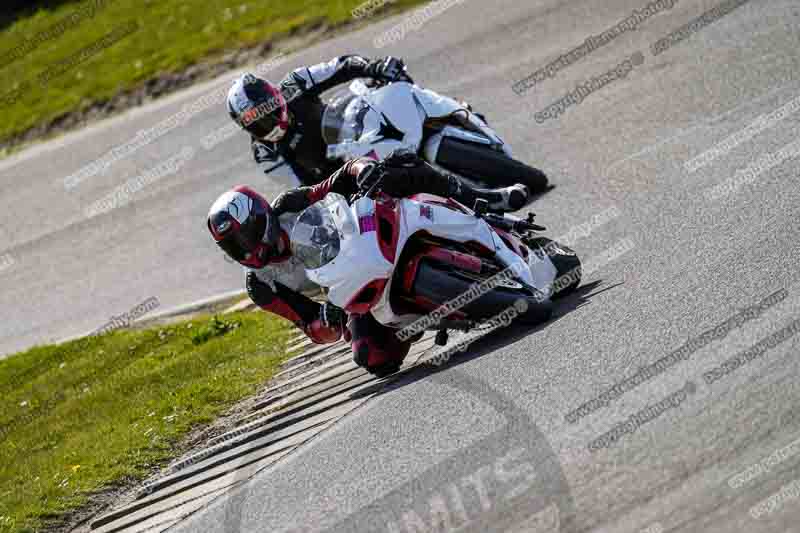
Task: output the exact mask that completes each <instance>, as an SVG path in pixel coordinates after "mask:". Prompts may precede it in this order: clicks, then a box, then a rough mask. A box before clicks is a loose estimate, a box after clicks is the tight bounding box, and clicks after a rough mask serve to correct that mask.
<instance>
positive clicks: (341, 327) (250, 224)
mask: <svg viewBox="0 0 800 533" xmlns="http://www.w3.org/2000/svg"><path fill="white" fill-rule="evenodd" d="M378 176H381V177H382V181H381V189H382V191H383V192H385V193H386V194H389V195H390V196H394V197H407V196H411V195H414V194H418V193H429V194H435V195H437V196H443V197H450V198H453V199H455V200H457V201H459V202H461V203H462V204H465V205H468V206H472V205H474V204H475V200H476V199H479V198H482V199H485V200H486V201H487V202H488V203H489V209H490V210H492V211H496V212H503V211H514V210H517V209H519V208H520V207H522V206H523V205H524V204H525V202H526V201H527V189H526V188H525V187H524V186H522V185H515V186H512V187H506V188H503V189H476V188H473V187H470V186H468V185H466V184H464V183H462V182H461V181H460V180H458V179H457V178H456V177H455V176H452V175H448V174H444V173H441V172H440V171H438V170H436V169H434V168H433V167H432V166H430V165H429V164H427V163H426V162H424V161H423V160H421V159H420V158H418V157H417V155H416V154H414V153H413V152H409V151H397V152H394V153H392V154H391V155H389V157H388V158H387V159H385V160H384V161H383V162H381V163H376V162H375V161H374V160H372V159H369V158H358V159H353V160H351V161H348V162H347V163H345V165H344V166H343V167H341V168H340V169H339V170H337V171H336V172H335V173H334V174H333V175H332V176H330V177H329V178H328V179H326V180H325V181H323V182H321V183H319V184H317V185H314V186H305V187H297V188H295V189H291V190H289V191H286V192H284V193H282V194H281V195H279V196H278V197H277V198H276V199H275V200H274V201H273V202H272V205H270V203H269V202H267V200H265V199H264V198H263V197H262V196H261V195H259V194H258V193H257V192H255V191H254V190H252V189H251V188H249V187H246V186H239V187H236V188H234V189H232V190H230V191H228V192H226V193H225V194H223V195H222V196H220V197H219V198H218V199H217V200H216V202H214V204H213V205H212V206H211V209H210V211H209V213H208V229H209V231H210V232H211V235H212V237H213V238H214V241H215V242H216V243H217V244H218V245H219V247H220V248H222V250H223V251H224V252H225V253H226V254H227V255H228V256H230V257H231V258H232V259H233V260H235V261H237V262H238V263H240V264H241V265H242V266H244V267H245V271H246V286H247V292H248V294H249V295H250V298H251V299H252V300H253V302H255V303H256V304H257V305H258V306H259V307H261V308H262V309H264V310H265V311H269V312H272V313H275V314H277V315H280V316H282V317H284V318H286V319H288V320H290V321H292V322H293V323H294V324H295V325H296V326H297V327H298V328H300V329H301V330H302V331H303V332H305V334H306V335H307V336H308V337H309V338H310V339H311V340H312V341H313V342H315V343H318V344H327V343H332V342H336V341H337V340H339V339H340V338H342V337H344V338H345V340H347V341H349V342H351V345H352V350H353V360H354V361H355V362H356V364H358V365H360V366H362V367H365V368H366V369H367V370H369V371H370V372H372V373H374V374H378V375H383V374H385V373H386V370H387V369H396V367H397V363H398V362H400V361H402V360H403V359H404V358H405V356H406V355H407V354H408V351H409V348H410V347H411V343H412V342H413V341H415V340H417V339H416V338H412V339H409V340H408V341H406V342H402V341H400V340H399V339H398V338H397V337H396V336H395V334H394V330H392V329H390V328H387V327H385V326H383V325H381V324H379V323H378V322H377V321H376V320H375V319H374V318H373V317H372V315H370V314H365V315H358V316H356V315H351V316H349V317H347V316H346V314H345V312H344V311H343V310H342V309H340V308H338V307H336V306H334V305H333V304H330V303H324V304H320V303H317V302H315V301H313V300H311V299H310V298H308V297H307V296H305V295H304V294H302V293H301V291H305V290H309V289H314V288H315V285H314V284H313V283H312V282H311V281H310V280H309V279H308V278H307V277H306V273H305V268H304V267H303V264H302V263H301V262H300V260H299V259H298V258H296V257H294V256H293V255H292V248H291V242H290V241H289V236H290V235H291V233H292V228H293V227H294V224H295V222H296V220H297V217H298V216H299V215H300V213H301V212H302V211H303V210H304V209H306V208H307V207H308V206H310V205H312V204H313V203H315V202H318V201H320V200H322V199H323V198H324V197H325V196H326V195H327V194H328V193H338V194H341V195H342V196H344V197H345V198H350V196H351V195H352V194H353V193H355V192H357V191H359V190H363V188H364V187H369V186H370V185H371V184H373V183H374V182H375V181H376V180H377V179H378ZM348 318H349V319H348Z"/></svg>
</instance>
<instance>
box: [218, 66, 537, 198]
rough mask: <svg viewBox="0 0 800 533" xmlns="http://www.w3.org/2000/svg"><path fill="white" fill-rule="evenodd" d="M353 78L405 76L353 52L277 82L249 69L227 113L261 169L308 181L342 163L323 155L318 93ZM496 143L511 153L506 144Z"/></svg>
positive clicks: (480, 124) (480, 125)
mask: <svg viewBox="0 0 800 533" xmlns="http://www.w3.org/2000/svg"><path fill="white" fill-rule="evenodd" d="M357 78H370V79H372V80H375V81H376V82H379V83H391V82H395V81H410V78H408V76H407V75H406V73H405V65H404V63H403V61H402V60H400V59H397V58H394V57H391V56H387V57H385V58H384V59H379V60H374V61H370V60H369V59H367V58H364V57H361V56H358V55H346V56H340V57H336V58H333V59H331V60H330V61H328V62H327V63H319V64H317V65H312V66H307V67H301V68H298V69H296V70H294V71H293V72H291V73H290V74H289V75H288V76H286V77H285V78H284V79H283V80H282V81H281V82H280V84H279V85H278V86H275V85H273V84H271V83H270V82H269V81H267V80H264V79H261V78H258V77H256V76H254V75H253V74H249V73H248V74H243V75H242V76H241V77H240V78H238V79H237V80H236V81H235V82H234V83H233V85H232V86H231V88H230V90H229V91H228V99H227V108H228V114H229V115H230V117H231V118H232V119H233V120H234V122H236V123H237V124H239V125H240V126H241V127H242V128H244V129H245V130H246V131H247V132H248V133H250V144H251V147H252V150H253V157H254V158H255V160H256V163H257V164H258V165H259V167H260V168H262V170H263V171H264V172H265V173H269V172H272V171H273V170H276V169H280V170H281V171H282V172H284V173H286V174H289V175H290V176H291V174H294V177H295V178H296V179H297V181H298V183H301V184H304V185H313V184H316V183H319V182H320V181H322V180H323V179H325V178H327V177H328V176H330V175H331V174H332V173H333V172H335V171H336V170H337V169H338V168H339V167H340V166H341V164H342V162H343V161H341V160H338V161H332V160H330V159H328V157H327V155H328V154H327V144H326V143H325V141H324V139H323V138H322V127H321V124H322V117H323V114H324V112H325V104H324V103H323V102H322V100H321V99H320V94H322V93H323V92H325V91H327V90H329V89H332V88H334V87H336V86H339V85H343V84H346V83H349V82H351V81H353V80H355V79H357ZM461 103H462V104H463V105H464V107H465V109H471V108H470V106H469V105H468V104H466V103H464V102H461ZM468 116H469V117H470V118H469V120H471V121H475V124H473V126H474V127H476V128H477V129H478V130H481V131H483V132H485V133H488V134H489V135H490V136H491V135H493V133H494V132H493V130H492V129H491V128H490V127H489V126H488V125H487V124H486V121H485V119H484V118H483V117H482V116H481V115H479V114H476V113H469V114H468ZM400 144H401V143H399V142H398V145H400ZM501 144H502V142H501ZM398 147H399V146H398ZM501 148H502V149H503V150H505V151H506V155H507V156H508V157H511V153H510V148H509V147H508V146H507V145H502V147H501ZM520 165H521V164H520ZM526 173H527V174H529V175H532V176H533V177H534V178H535V180H534V181H538V182H540V183H544V184H546V183H547V177H546V176H545V175H544V173H543V172H542V171H540V170H538V169H535V168H533V167H530V166H527V167H526ZM512 183H513V181H512ZM525 183H526V184H527V185H529V187H530V183H528V182H525ZM531 192H535V193H538V192H541V191H539V190H536V191H531Z"/></svg>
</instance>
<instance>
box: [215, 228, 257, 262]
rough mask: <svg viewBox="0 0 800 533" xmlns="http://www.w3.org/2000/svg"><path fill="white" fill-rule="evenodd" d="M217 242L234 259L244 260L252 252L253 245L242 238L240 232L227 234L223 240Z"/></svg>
mask: <svg viewBox="0 0 800 533" xmlns="http://www.w3.org/2000/svg"><path fill="white" fill-rule="evenodd" d="M217 244H218V245H219V247H220V248H222V250H223V251H224V252H225V253H227V254H228V255H229V256H231V258H232V259H233V260H234V261H244V260H245V259H246V258H247V254H250V253H252V246H250V245H249V243H247V242H246V241H245V240H244V239H243V238H241V235H240V234H239V233H238V232H235V233H231V234H230V235H227V236H225V238H224V239H222V240H221V241H217Z"/></svg>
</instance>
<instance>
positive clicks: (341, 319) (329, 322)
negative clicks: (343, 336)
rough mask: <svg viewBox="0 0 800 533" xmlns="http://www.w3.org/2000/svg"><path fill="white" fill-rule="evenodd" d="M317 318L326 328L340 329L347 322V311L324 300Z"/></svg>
mask: <svg viewBox="0 0 800 533" xmlns="http://www.w3.org/2000/svg"><path fill="white" fill-rule="evenodd" d="M319 319H320V321H321V322H322V325H324V326H325V327H327V328H332V329H342V328H343V327H344V325H345V323H346V322H347V313H345V312H344V310H343V309H342V308H340V307H336V306H335V305H333V304H332V303H330V302H325V303H323V304H322V306H321V307H320V310H319Z"/></svg>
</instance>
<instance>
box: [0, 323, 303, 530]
mask: <svg viewBox="0 0 800 533" xmlns="http://www.w3.org/2000/svg"><path fill="white" fill-rule="evenodd" d="M289 331H290V328H289V327H288V322H285V321H283V320H280V319H277V318H273V317H269V316H265V315H263V314H261V313H252V312H244V313H232V314H230V315H225V316H224V317H222V318H216V317H214V318H209V316H204V317H198V318H196V319H194V320H190V321H185V322H179V323H176V324H172V325H168V326H159V327H154V328H151V329H146V330H141V331H116V332H113V333H109V334H106V335H103V336H99V337H89V338H84V339H79V340H76V341H72V342H69V343H65V344H61V345H57V346H40V347H36V348H33V349H30V350H28V351H26V352H23V353H20V354H16V355H13V356H11V357H8V358H7V359H3V360H0V480H2V483H0V531H35V530H37V529H39V528H40V527H42V526H43V525H47V523H48V521H51V520H57V519H58V518H59V517H61V516H63V515H64V514H65V513H68V512H70V511H73V510H75V509H77V508H78V507H80V506H81V505H82V504H84V503H86V502H87V501H88V498H89V496H90V495H91V494H92V493H95V492H97V491H100V490H102V489H103V488H104V487H107V486H110V485H114V484H118V483H121V482H125V481H131V480H136V479H141V478H144V477H146V476H147V475H148V474H149V473H151V472H152V471H153V469H154V468H155V467H157V466H159V465H161V464H163V463H164V462H165V461H166V460H167V459H169V458H170V457H171V456H172V455H173V453H174V451H175V445H176V444H177V443H178V442H179V441H180V440H181V438H182V437H184V436H186V435H187V434H188V433H189V432H190V430H191V429H193V428H195V427H197V426H198V425H201V424H207V423H209V422H211V421H212V420H214V418H215V417H216V416H218V415H219V414H221V413H223V412H224V411H225V410H226V409H227V408H229V407H230V406H232V405H233V404H234V403H236V402H237V401H239V400H241V399H243V398H245V397H247V396H248V395H251V394H253V393H254V392H255V391H256V389H257V388H258V387H259V386H260V385H262V384H263V383H264V382H266V381H267V380H268V379H269V378H270V377H271V376H273V375H274V374H275V373H276V371H277V369H278V366H279V364H280V363H281V362H282V361H283V360H284V359H285V358H286V356H285V349H284V348H285V345H286V342H287V340H288V338H289V336H290V334H289Z"/></svg>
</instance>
